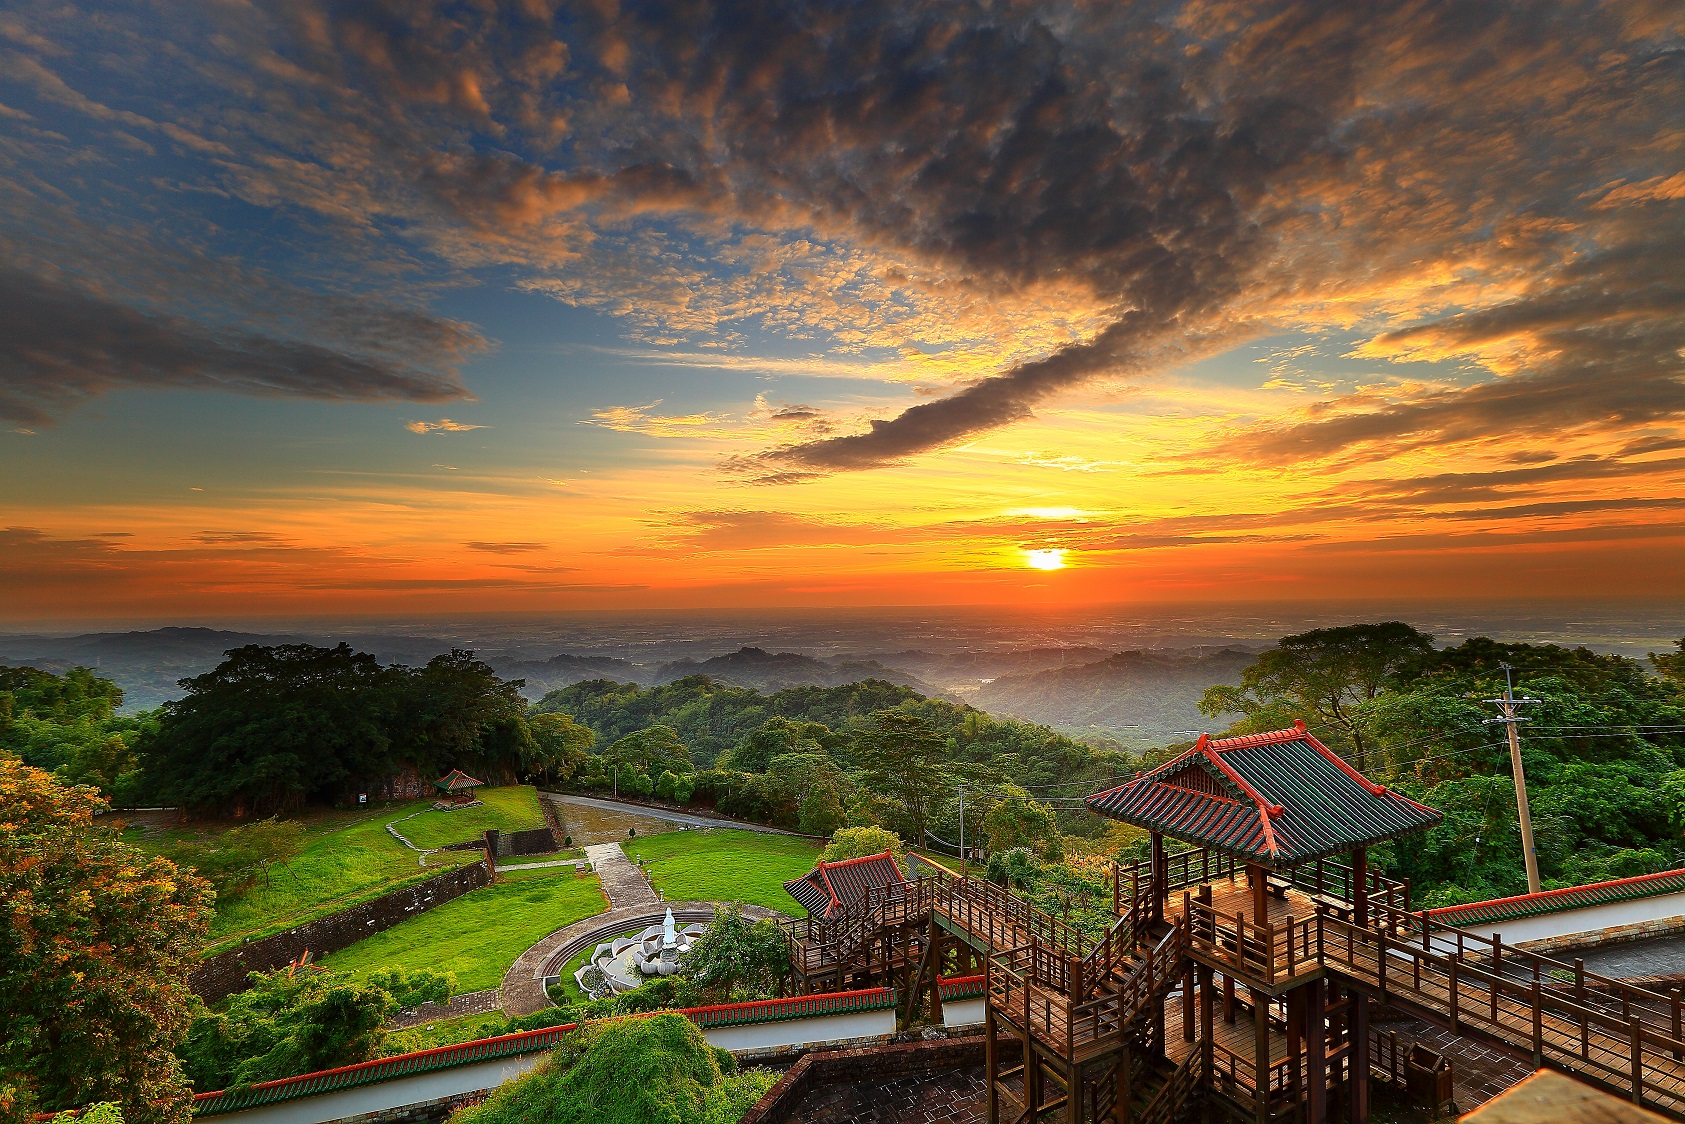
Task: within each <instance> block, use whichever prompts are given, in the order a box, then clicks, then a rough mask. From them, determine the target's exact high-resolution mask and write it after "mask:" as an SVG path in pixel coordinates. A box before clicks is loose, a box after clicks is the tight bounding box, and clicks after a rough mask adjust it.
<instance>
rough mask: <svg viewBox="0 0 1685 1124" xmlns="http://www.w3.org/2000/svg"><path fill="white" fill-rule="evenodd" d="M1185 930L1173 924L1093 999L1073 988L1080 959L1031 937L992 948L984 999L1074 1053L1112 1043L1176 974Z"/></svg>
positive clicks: (1089, 1051) (1066, 1053) (1156, 999)
mask: <svg viewBox="0 0 1685 1124" xmlns="http://www.w3.org/2000/svg"><path fill="white" fill-rule="evenodd" d="M1186 951H1187V943H1186V930H1185V929H1184V928H1183V927H1182V926H1177V927H1175V928H1173V929H1172V930H1171V931H1170V932H1169V933H1167V934H1165V936H1164V937H1163V938H1162V939H1161V940H1160V941H1159V943H1158V944H1157V945H1156V946H1154V948H1153V949H1152V950H1151V951H1150V952H1149V953H1147V955H1146V956H1144V957H1143V958H1142V959H1141V961H1140V962H1139V963H1138V964H1137V965H1136V966H1135V968H1134V970H1133V971H1132V972H1130V973H1129V975H1127V976H1126V977H1125V978H1124V979H1123V980H1122V981H1121V982H1120V983H1118V984H1117V985H1116V987H1115V988H1112V989H1108V990H1106V991H1105V992H1103V993H1102V994H1101V995H1099V996H1098V997H1096V998H1093V999H1083V998H1081V993H1080V990H1073V988H1072V978H1071V977H1072V975H1073V974H1075V973H1079V972H1080V970H1081V969H1080V964H1074V963H1073V962H1072V961H1070V960H1062V959H1061V958H1060V957H1059V956H1057V955H1049V954H1048V951H1047V950H1046V949H1043V948H1041V947H1040V946H1039V945H1038V944H1037V943H1035V942H1032V943H1030V944H1027V945H1022V946H1020V947H1018V948H1011V949H1003V950H1000V951H998V952H994V953H991V954H990V956H989V958H988V960H987V962H986V967H985V972H986V974H987V976H988V989H989V1003H990V1005H991V1006H992V1007H993V1008H994V1009H995V1010H996V1011H997V1012H998V1013H1000V1014H1001V1015H1002V1016H1003V1017H1005V1018H1007V1019H1008V1020H1010V1021H1011V1022H1013V1023H1014V1024H1016V1025H1018V1026H1019V1027H1021V1028H1027V1029H1028V1030H1029V1031H1030V1033H1031V1034H1033V1035H1035V1037H1036V1038H1037V1039H1039V1040H1040V1041H1042V1042H1043V1043H1045V1044H1046V1045H1047V1046H1049V1047H1051V1048H1052V1049H1054V1050H1055V1051H1058V1052H1059V1053H1060V1054H1061V1056H1063V1057H1066V1058H1075V1057H1078V1056H1087V1055H1091V1054H1094V1053H1098V1052H1105V1051H1109V1050H1112V1049H1115V1048H1116V1047H1117V1046H1118V1045H1119V1044H1120V1043H1121V1041H1122V1037H1123V1035H1124V1033H1125V1032H1126V1030H1127V1029H1128V1027H1129V1025H1130V1024H1131V1023H1132V1022H1134V1021H1135V1020H1136V1019H1138V1018H1140V1017H1141V1016H1142V1015H1144V1014H1146V1013H1147V1011H1149V1010H1150V1009H1151V1008H1152V1006H1153V1005H1154V1004H1156V1003H1159V1002H1161V1001H1162V1000H1163V997H1164V994H1165V993H1166V992H1167V991H1168V990H1169V989H1170V987H1171V985H1172V984H1173V983H1174V982H1175V981H1176V980H1177V979H1178V978H1179V972H1180V969H1181V966H1182V958H1183V956H1184V955H1185V954H1186Z"/></svg>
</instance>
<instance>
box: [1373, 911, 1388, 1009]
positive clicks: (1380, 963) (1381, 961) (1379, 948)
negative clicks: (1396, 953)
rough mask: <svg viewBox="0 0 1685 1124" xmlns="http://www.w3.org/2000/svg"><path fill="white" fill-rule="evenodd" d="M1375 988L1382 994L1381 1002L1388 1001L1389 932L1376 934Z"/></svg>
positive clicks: (1380, 931) (1379, 931)
mask: <svg viewBox="0 0 1685 1124" xmlns="http://www.w3.org/2000/svg"><path fill="white" fill-rule="evenodd" d="M1375 986H1376V990H1378V991H1379V992H1380V993H1381V1002H1382V1003H1385V1002H1386V1001H1387V931H1386V930H1385V929H1379V930H1377V931H1376V933H1375Z"/></svg>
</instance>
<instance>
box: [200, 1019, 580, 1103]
mask: <svg viewBox="0 0 1685 1124" xmlns="http://www.w3.org/2000/svg"><path fill="white" fill-rule="evenodd" d="M578 1028H579V1024H578V1023H565V1024H563V1025H562V1026H546V1027H540V1028H539V1029H538V1030H522V1031H517V1032H516V1033H514V1034H500V1035H497V1036H496V1037H495V1038H476V1039H475V1040H474V1041H472V1042H458V1043H456V1044H455V1045H453V1046H434V1047H433V1048H432V1049H430V1050H415V1051H413V1052H411V1053H408V1054H393V1055H392V1056H391V1057H387V1058H375V1059H374V1060H372V1061H366V1062H357V1063H356V1064H355V1065H342V1066H337V1067H335V1068H334V1069H319V1070H316V1071H315V1072H314V1073H300V1074H297V1075H295V1076H293V1077H278V1078H276V1079H275V1080H273V1081H259V1082H258V1083H257V1084H255V1085H248V1086H246V1088H247V1089H274V1088H277V1087H279V1086H281V1085H294V1084H299V1083H301V1082H303V1081H305V1080H307V1079H310V1078H317V1077H337V1076H339V1075H341V1074H346V1073H356V1072H358V1071H360V1070H365V1069H373V1068H375V1067H376V1066H390V1065H392V1064H393V1063H394V1062H399V1061H404V1062H408V1061H418V1062H419V1061H425V1060H431V1059H433V1058H436V1057H438V1056H440V1055H442V1054H457V1053H461V1052H463V1051H465V1050H467V1049H468V1048H469V1047H471V1046H489V1045H492V1044H494V1043H502V1042H512V1041H513V1040H515V1039H517V1038H537V1037H538V1036H539V1035H542V1034H549V1033H551V1032H552V1031H557V1030H562V1031H567V1030H577V1029H578ZM225 1092H227V1090H226V1089H217V1090H214V1091H212V1092H208V1093H194V1094H193V1100H194V1103H198V1102H200V1101H207V1100H211V1099H213V1098H215V1097H220V1096H222V1095H223V1094H224V1093H225Z"/></svg>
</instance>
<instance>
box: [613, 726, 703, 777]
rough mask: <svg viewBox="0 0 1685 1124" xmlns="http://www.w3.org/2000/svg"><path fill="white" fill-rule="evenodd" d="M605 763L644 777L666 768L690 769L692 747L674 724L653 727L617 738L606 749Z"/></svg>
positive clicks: (657, 773) (658, 773) (686, 771)
mask: <svg viewBox="0 0 1685 1124" xmlns="http://www.w3.org/2000/svg"><path fill="white" fill-rule="evenodd" d="M603 762H604V763H605V764H608V765H619V766H620V767H621V768H622V769H623V770H625V769H632V770H634V771H636V772H639V773H642V774H644V775H645V776H651V775H657V776H658V775H660V773H661V771H662V770H663V769H671V770H673V771H674V772H683V773H688V772H690V771H691V765H690V750H688V749H686V748H685V743H684V742H682V741H680V740H679V735H678V733H677V732H676V731H675V730H674V729H673V728H672V727H671V726H651V727H649V728H648V729H646V730H639V731H637V732H636V733H633V734H627V735H626V736H625V737H623V738H621V739H620V740H619V741H616V742H615V743H614V744H613V745H611V746H609V747H608V748H607V749H605V750H603Z"/></svg>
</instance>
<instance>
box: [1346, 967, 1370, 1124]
mask: <svg viewBox="0 0 1685 1124" xmlns="http://www.w3.org/2000/svg"><path fill="white" fill-rule="evenodd" d="M1346 1032H1347V1034H1348V1035H1349V1036H1350V1042H1349V1043H1348V1045H1349V1046H1350V1050H1351V1074H1350V1081H1351V1098H1350V1102H1349V1105H1348V1109H1347V1115H1346V1119H1347V1121H1348V1122H1349V1124H1369V997H1368V996H1367V995H1364V994H1363V993H1362V992H1361V991H1358V990H1356V989H1355V988H1354V989H1353V990H1352V992H1351V1014H1350V1015H1349V1016H1348V1017H1347V1018H1346Z"/></svg>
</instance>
